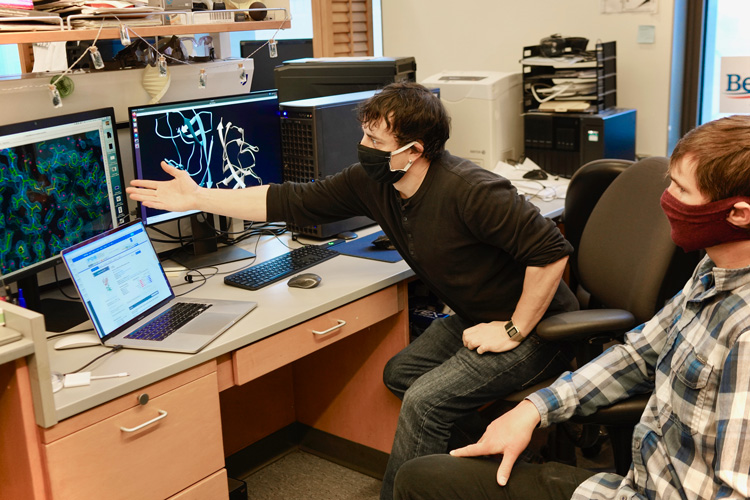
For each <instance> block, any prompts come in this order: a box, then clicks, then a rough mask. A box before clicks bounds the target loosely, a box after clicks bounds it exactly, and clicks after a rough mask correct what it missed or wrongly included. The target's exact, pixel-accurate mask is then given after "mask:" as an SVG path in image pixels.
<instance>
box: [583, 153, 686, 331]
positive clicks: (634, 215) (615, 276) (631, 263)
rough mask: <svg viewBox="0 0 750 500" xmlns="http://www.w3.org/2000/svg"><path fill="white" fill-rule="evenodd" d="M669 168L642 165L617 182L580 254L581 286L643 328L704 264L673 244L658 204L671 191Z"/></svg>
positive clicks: (654, 162)
mask: <svg viewBox="0 0 750 500" xmlns="http://www.w3.org/2000/svg"><path fill="white" fill-rule="evenodd" d="M668 162H669V160H668V159H667V158H663V157H652V158H647V159H644V160H641V161H638V162H636V163H634V164H632V165H631V166H630V167H628V168H627V169H625V170H624V171H623V172H622V173H620V175H618V176H617V178H616V179H615V180H613V181H612V183H611V184H610V186H609V187H608V188H607V190H606V191H605V192H604V193H603V194H602V196H601V198H600V199H599V201H598V202H597V203H596V205H595V207H594V209H593V211H592V212H591V215H590V216H589V219H588V221H587V223H586V226H585V228H584V230H583V233H582V235H581V241H580V244H579V249H578V254H577V264H578V271H579V280H580V284H581V286H582V287H583V288H584V289H585V290H587V291H588V292H589V293H590V294H591V296H592V298H593V299H594V300H595V301H596V302H597V303H599V304H601V305H603V306H605V307H610V308H617V309H625V310H627V311H630V312H631V313H632V314H633V315H634V316H635V317H636V319H637V320H638V321H639V322H643V321H646V320H648V319H650V318H651V317H652V316H653V315H654V314H655V313H656V312H657V311H658V310H659V309H660V308H661V307H662V305H663V303H664V300H666V299H668V298H669V296H671V295H672V294H674V293H676V292H677V290H679V287H681V286H682V285H684V283H685V281H687V279H688V278H689V277H690V274H691V273H692V271H693V269H694V267H695V264H696V263H697V261H698V258H699V256H698V254H697V253H696V252H694V253H693V255H690V254H685V253H684V252H683V251H682V250H681V249H679V248H677V247H676V246H675V244H674V243H673V242H672V239H671V237H670V227H669V221H668V220H667V218H666V216H665V215H664V212H663V211H662V209H661V206H660V203H659V200H660V198H661V195H662V193H663V192H664V190H665V189H666V188H667V186H669V181H668V179H667V177H666V173H667V167H668V164H669V163H668ZM665 283H666V284H667V285H668V286H666V287H665ZM666 288H671V289H666Z"/></svg>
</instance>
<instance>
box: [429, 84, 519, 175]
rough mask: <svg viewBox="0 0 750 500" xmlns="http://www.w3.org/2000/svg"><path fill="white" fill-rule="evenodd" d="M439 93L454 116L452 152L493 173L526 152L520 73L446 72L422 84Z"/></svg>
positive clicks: (452, 119)
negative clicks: (438, 90)
mask: <svg viewBox="0 0 750 500" xmlns="http://www.w3.org/2000/svg"><path fill="white" fill-rule="evenodd" d="M421 83H422V85H424V86H425V87H427V88H429V89H434V88H439V89H440V100H441V101H442V102H443V104H444V105H445V107H446V109H447V110H448V113H449V114H450V116H451V136H450V139H448V143H447V144H446V148H447V149H448V151H450V152H451V154H454V155H456V156H460V157H462V158H466V159H467V160H471V161H473V162H474V163H476V164H477V165H480V166H482V167H484V168H486V169H490V170H491V169H493V168H495V165H496V164H497V162H498V161H500V160H503V161H505V160H507V159H513V160H517V159H518V158H519V157H520V156H521V154H522V153H523V119H522V117H521V113H522V110H523V102H522V100H523V92H522V86H521V74H520V73H501V72H497V71H443V72H441V73H438V74H436V75H433V76H431V77H429V78H427V79H426V80H424V81H422V82H421Z"/></svg>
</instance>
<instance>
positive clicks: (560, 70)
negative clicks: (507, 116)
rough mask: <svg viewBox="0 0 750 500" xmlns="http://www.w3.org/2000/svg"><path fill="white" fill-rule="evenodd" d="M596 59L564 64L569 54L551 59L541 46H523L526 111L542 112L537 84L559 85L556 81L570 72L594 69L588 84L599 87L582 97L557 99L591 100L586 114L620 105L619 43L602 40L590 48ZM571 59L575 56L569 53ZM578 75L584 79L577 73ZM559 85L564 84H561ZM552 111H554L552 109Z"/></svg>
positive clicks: (551, 86) (524, 107)
mask: <svg viewBox="0 0 750 500" xmlns="http://www.w3.org/2000/svg"><path fill="white" fill-rule="evenodd" d="M590 53H592V54H593V58H591V59H588V58H587V60H583V61H578V62H571V63H569V64H566V63H564V59H565V57H561V58H548V57H544V56H542V54H541V48H540V46H539V45H532V46H529V47H524V48H523V57H522V59H521V61H520V63H521V66H522V75H523V111H524V113H533V112H538V111H539V104H540V103H539V101H538V100H537V98H536V97H535V96H534V92H533V90H534V88H535V87H534V86H536V85H539V84H542V85H546V86H548V87H549V88H553V87H554V86H555V84H556V83H555V81H556V80H557V81H559V80H565V79H569V78H570V76H566V75H565V72H566V71H576V70H577V71H581V70H594V71H595V76H592V77H586V79H587V80H588V81H587V82H586V83H593V84H594V85H595V90H594V91H593V92H587V93H586V94H583V95H581V96H571V97H568V98H562V97H561V98H560V99H553V101H552V102H555V101H577V100H580V101H589V102H590V103H591V104H590V106H589V107H588V109H587V110H586V111H583V112H585V113H598V112H601V111H603V110H605V109H609V108H612V107H615V106H616V105H617V67H616V62H617V46H616V42H599V43H597V44H596V48H595V49H594V50H593V51H590ZM567 57H568V58H569V59H570V60H573V59H575V56H572V55H570V56H567ZM575 78H581V77H578V76H577V75H576V76H575ZM558 85H564V84H562V83H558ZM548 111H550V110H548Z"/></svg>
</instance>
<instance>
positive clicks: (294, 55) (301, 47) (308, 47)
mask: <svg viewBox="0 0 750 500" xmlns="http://www.w3.org/2000/svg"><path fill="white" fill-rule="evenodd" d="M266 43H267V41H266V40H246V41H241V42H240V54H241V55H242V57H243V58H247V57H250V55H252V59H253V81H252V82H251V87H250V90H270V89H275V88H276V83H275V82H274V79H273V69H274V68H275V67H276V66H279V65H280V64H282V63H283V62H284V61H289V60H292V59H303V58H306V57H312V56H313V44H312V39H310V38H303V39H296V40H276V50H277V52H278V56H277V57H274V58H271V56H270V55H269V54H270V53H269V52H268V47H263V45H264V44H266Z"/></svg>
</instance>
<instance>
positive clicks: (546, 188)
mask: <svg viewBox="0 0 750 500" xmlns="http://www.w3.org/2000/svg"><path fill="white" fill-rule="evenodd" d="M537 169H541V167H539V165H537V164H536V163H535V162H534V161H533V160H532V159H531V158H524V160H523V163H520V164H516V165H511V164H510V163H506V162H504V161H502V160H500V161H498V162H497V164H496V165H495V168H494V169H492V171H493V172H495V173H496V174H497V175H500V176H502V177H505V178H506V179H508V180H509V181H510V182H511V184H513V185H514V186H515V187H516V189H517V190H518V192H519V193H521V194H524V195H526V196H527V197H529V196H536V197H540V198H542V199H544V198H558V199H559V198H565V193H566V192H567V190H568V182H569V181H568V179H562V178H560V177H558V176H556V175H552V174H550V175H549V177H548V178H547V179H545V180H543V181H541V180H539V181H537V180H531V179H524V178H523V174H525V173H526V172H529V171H531V170H537ZM542 170H543V169H542Z"/></svg>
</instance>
